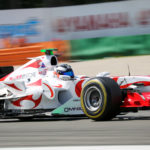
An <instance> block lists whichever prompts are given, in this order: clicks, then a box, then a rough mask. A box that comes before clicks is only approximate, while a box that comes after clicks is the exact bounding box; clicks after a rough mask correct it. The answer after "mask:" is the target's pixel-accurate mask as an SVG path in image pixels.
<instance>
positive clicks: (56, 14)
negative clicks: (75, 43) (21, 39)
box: [0, 0, 150, 42]
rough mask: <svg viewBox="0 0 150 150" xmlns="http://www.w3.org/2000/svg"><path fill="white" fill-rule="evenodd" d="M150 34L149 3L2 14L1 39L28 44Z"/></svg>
mask: <svg viewBox="0 0 150 150" xmlns="http://www.w3.org/2000/svg"><path fill="white" fill-rule="evenodd" d="M136 34H150V0H132V1H124V2H113V3H100V4H90V5H80V6H70V7H57V8H41V9H18V10H1V11H0V37H1V38H3V37H4V36H5V35H10V36H17V35H25V36H27V37H28V41H29V42H39V41H50V40H57V39H62V40H71V39H80V38H92V37H103V36H122V35H136Z"/></svg>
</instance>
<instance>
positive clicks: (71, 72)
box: [62, 71, 74, 78]
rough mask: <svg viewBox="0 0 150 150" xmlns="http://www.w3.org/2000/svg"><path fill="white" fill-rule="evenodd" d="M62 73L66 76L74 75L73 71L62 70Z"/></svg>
mask: <svg viewBox="0 0 150 150" xmlns="http://www.w3.org/2000/svg"><path fill="white" fill-rule="evenodd" d="M62 74H63V75H67V76H70V77H72V78H73V77H74V73H73V71H67V72H62Z"/></svg>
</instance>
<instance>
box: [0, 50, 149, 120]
mask: <svg viewBox="0 0 150 150" xmlns="http://www.w3.org/2000/svg"><path fill="white" fill-rule="evenodd" d="M42 52H45V55H43V56H39V57H36V58H32V59H31V60H30V61H29V62H28V63H26V64H24V65H23V66H21V67H19V68H18V69H16V70H15V71H13V72H11V69H10V70H9V71H10V72H11V73H9V74H8V75H6V76H4V77H2V78H1V79H0V117H1V118H20V119H28V118H31V117H41V116H50V117H52V116H54V117H55V116H78V115H79V116H80V115H86V116H87V117H89V118H91V119H94V120H109V119H112V118H113V117H115V116H116V115H117V114H119V113H121V112H130V111H134V112H137V111H138V110H139V109H143V110H146V109H149V108H150V76H121V77H111V76H110V75H109V73H100V74H98V75H97V76H96V77H92V78H90V77H87V76H75V75H74V73H73V70H72V68H71V66H69V65H67V64H61V65H58V61H57V57H56V56H55V55H53V49H46V50H42ZM8 68H10V67H6V68H5V67H2V68H0V71H1V72H3V73H8V72H5V70H7V71H8ZM2 70H3V71H2Z"/></svg>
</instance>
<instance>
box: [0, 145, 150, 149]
mask: <svg viewBox="0 0 150 150" xmlns="http://www.w3.org/2000/svg"><path fill="white" fill-rule="evenodd" d="M0 150H150V145H145V146H144V145H131V146H129V145H121V146H120V145H116V146H114V145H113V146H57V147H26V148H0Z"/></svg>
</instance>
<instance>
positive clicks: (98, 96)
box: [81, 77, 122, 121]
mask: <svg viewBox="0 0 150 150" xmlns="http://www.w3.org/2000/svg"><path fill="white" fill-rule="evenodd" d="M121 100H122V96H121V90H120V88H119V86H118V84H117V83H116V82H115V81H114V80H113V79H111V78H108V77H97V78H92V79H90V80H88V81H87V82H86V83H85V85H84V86H83V88H82V91H81V107H82V109H83V111H84V113H85V115H86V116H88V117H89V118H91V119H93V120H97V121H100V120H110V119H112V118H113V117H115V116H116V115H117V114H118V112H119V108H120V105H121Z"/></svg>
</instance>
